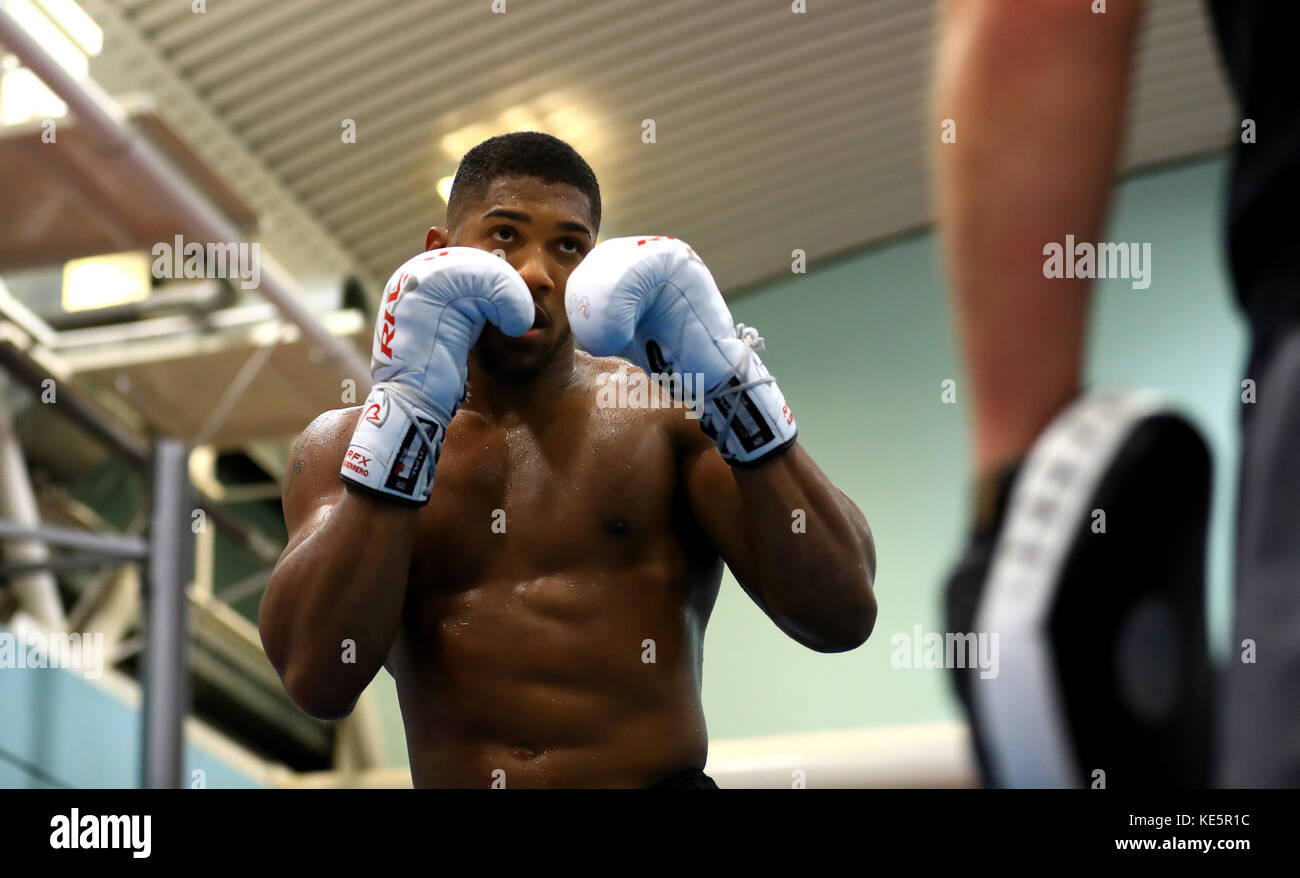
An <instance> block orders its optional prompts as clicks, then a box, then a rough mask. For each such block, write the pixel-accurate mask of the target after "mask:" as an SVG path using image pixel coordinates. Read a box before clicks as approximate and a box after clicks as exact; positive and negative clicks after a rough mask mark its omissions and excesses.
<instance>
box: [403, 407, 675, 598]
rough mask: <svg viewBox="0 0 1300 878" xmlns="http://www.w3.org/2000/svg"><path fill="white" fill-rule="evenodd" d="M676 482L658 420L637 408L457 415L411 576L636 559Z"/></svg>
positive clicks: (429, 579)
mask: <svg viewBox="0 0 1300 878" xmlns="http://www.w3.org/2000/svg"><path fill="white" fill-rule="evenodd" d="M675 482H676V466H675V461H674V455H673V448H672V443H671V437H670V435H669V432H668V429H667V426H666V424H665V420H664V418H662V417H656V416H655V415H654V414H652V413H649V412H646V411H644V410H640V411H638V410H618V409H612V410H611V409H599V408H597V407H596V406H595V405H594V404H592V405H589V406H576V405H572V404H570V405H566V406H563V407H557V409H556V410H555V411H554V412H553V413H551V414H549V415H548V416H546V417H535V418H532V419H530V420H528V421H524V422H520V423H516V424H511V425H509V426H500V425H490V424H488V423H487V422H485V421H484V420H483V419H481V418H479V417H477V416H473V415H468V414H463V415H459V416H458V417H457V419H456V421H455V422H454V423H453V425H452V430H451V431H450V433H449V435H448V438H447V441H446V443H445V444H444V446H443V450H442V455H441V458H440V460H439V463H438V467H437V470H436V475H435V480H434V488H433V495H432V497H431V499H430V502H429V505H428V506H427V507H425V508H424V509H423V510H422V511H421V513H420V523H419V526H418V530H417V535H416V545H415V550H414V563H415V565H416V570H414V571H413V573H414V575H413V577H412V583H425V584H427V586H429V587H434V588H437V587H439V586H444V587H464V586H467V585H472V584H473V583H475V582H479V581H483V580H485V579H490V578H495V577H498V576H500V577H510V578H515V577H531V576H546V575H548V574H550V573H554V572H557V571H563V570H570V569H574V568H575V567H577V566H581V565H582V564H586V563H601V562H608V561H612V560H621V561H622V562H623V563H634V562H635V560H636V558H637V557H638V555H639V554H640V553H642V552H645V551H653V550H654V549H655V548H656V547H657V545H658V544H659V543H661V542H662V540H663V539H664V538H665V537H666V536H667V535H668V533H669V531H670V529H671V521H670V519H671V509H672V504H673V498H674V491H675Z"/></svg>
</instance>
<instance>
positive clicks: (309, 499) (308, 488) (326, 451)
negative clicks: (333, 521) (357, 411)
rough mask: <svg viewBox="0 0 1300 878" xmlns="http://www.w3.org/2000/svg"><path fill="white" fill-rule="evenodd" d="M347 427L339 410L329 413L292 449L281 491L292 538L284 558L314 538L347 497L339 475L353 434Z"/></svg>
mask: <svg viewBox="0 0 1300 878" xmlns="http://www.w3.org/2000/svg"><path fill="white" fill-rule="evenodd" d="M348 423H350V421H349V422H348ZM344 426H346V424H343V423H342V422H340V419H339V417H338V413H337V412H326V413H325V414H324V415H321V416H320V417H318V418H317V419H316V420H314V421H312V422H311V424H309V425H308V426H307V428H306V429H305V430H303V431H302V433H301V434H300V435H299V436H298V439H297V440H296V441H295V442H294V444H293V449H292V450H291V451H290V452H289V462H288V464H287V466H286V468H285V475H284V481H283V482H282V487H281V491H280V504H281V507H282V509H283V510H284V525H285V529H286V530H287V531H288V535H289V539H288V542H287V544H286V545H285V549H284V554H283V555H281V557H284V555H288V554H289V553H290V552H291V551H293V549H294V547H296V546H297V545H298V544H299V543H301V542H302V541H303V540H305V539H307V538H308V537H310V536H311V535H312V533H313V532H314V531H315V530H316V528H317V527H319V526H320V525H321V524H322V523H323V522H324V521H325V519H326V518H327V517H328V516H329V514H330V511H331V510H332V509H333V508H334V505H335V504H336V503H338V501H339V499H340V498H341V497H342V496H343V483H342V482H341V481H340V480H339V477H338V474H339V469H340V468H341V467H342V465H343V455H344V454H345V453H346V452H347V444H348V437H349V436H350V435H351V432H350V429H342V427H344Z"/></svg>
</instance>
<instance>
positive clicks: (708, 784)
mask: <svg viewBox="0 0 1300 878" xmlns="http://www.w3.org/2000/svg"><path fill="white" fill-rule="evenodd" d="M717 788H718V785H717V784H716V783H714V782H713V778H711V777H709V776H708V775H707V774H705V773H704V772H703V771H701V770H700V769H698V768H688V769H686V770H685V771H679V772H677V773H676V774H673V775H669V776H668V777H666V778H664V779H663V780H661V781H656V782H655V783H652V784H651V785H650V786H648V787H646V789H648V790H716V789H717Z"/></svg>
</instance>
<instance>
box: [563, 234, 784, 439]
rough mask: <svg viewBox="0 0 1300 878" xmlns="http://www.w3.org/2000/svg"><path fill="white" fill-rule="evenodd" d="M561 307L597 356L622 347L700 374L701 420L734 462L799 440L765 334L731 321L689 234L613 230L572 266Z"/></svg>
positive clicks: (644, 362) (674, 370)
mask: <svg viewBox="0 0 1300 878" xmlns="http://www.w3.org/2000/svg"><path fill="white" fill-rule="evenodd" d="M564 308H565V311H566V312H568V315H569V325H570V326H571V327H572V329H573V335H574V337H575V338H576V339H577V340H578V343H579V344H581V345H582V346H583V347H584V348H586V350H587V351H589V352H590V353H592V354H593V355H595V356H609V355H613V354H617V355H620V356H623V357H626V358H627V359H629V360H631V361H632V362H633V363H635V364H637V365H638V366H640V367H641V368H643V369H645V370H646V372H648V373H650V374H651V375H660V376H670V375H671V376H675V380H676V381H677V382H678V386H680V384H681V383H682V382H683V381H684V380H685V379H684V377H683V376H685V375H692V376H699V377H698V378H696V379H695V380H697V381H700V382H701V384H702V387H703V388H704V389H705V392H704V400H703V410H702V412H701V413H700V426H701V427H702V428H703V429H704V432H705V433H707V434H708V435H709V437H710V438H712V439H713V440H714V442H715V443H716V444H717V446H718V451H719V452H720V453H721V454H722V457H723V458H724V459H725V460H727V462H729V463H732V464H754V463H758V462H760V461H763V460H765V459H767V458H768V457H771V456H772V455H774V454H777V453H778V452H780V451H783V450H784V449H786V448H787V447H789V446H790V445H791V444H792V443H793V442H794V440H795V435H796V432H797V431H796V426H795V422H794V415H792V414H791V413H790V407H789V406H788V405H786V402H785V397H784V396H782V395H781V390H780V388H778V387H777V386H776V380H775V379H773V378H772V376H771V375H769V374H768V371H767V369H766V368H765V367H764V366H763V361H762V360H760V359H759V358H758V354H757V351H759V350H762V348H763V339H761V338H759V336H758V332H757V331H756V330H754V329H753V328H752V327H746V326H744V325H743V324H741V325H736V324H735V323H733V322H732V318H731V311H730V310H728V308H727V303H726V302H725V301H723V298H722V293H721V292H719V291H718V285H717V284H716V283H714V281H713V276H712V275H711V274H709V270H708V268H706V267H705V265H704V262H703V261H701V259H700V257H698V256H696V255H695V251H694V250H692V249H691V248H690V246H689V245H688V244H686V242H684V241H679V240H677V239H676V238H669V237H662V236H659V237H635V238H612V239H610V240H608V241H605V242H603V243H601V244H599V245H598V246H596V247H595V248H593V249H592V251H591V252H590V253H588V254H587V257H586V258H585V259H583V260H582V263H581V264H580V265H579V266H578V267H577V268H576V269H574V270H573V273H572V274H571V275H569V281H568V285H567V287H566V288H565V295H564Z"/></svg>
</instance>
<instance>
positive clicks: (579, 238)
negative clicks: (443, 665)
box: [428, 177, 596, 378]
mask: <svg viewBox="0 0 1300 878" xmlns="http://www.w3.org/2000/svg"><path fill="white" fill-rule="evenodd" d="M595 235H596V228H595V223H594V222H593V221H592V218H591V201H590V199H588V198H587V196H586V195H585V194H584V193H583V192H582V191H581V190H579V189H578V188H576V187H574V186H570V185H569V184H567V183H544V182H542V181H541V180H539V179H537V178H536V177H501V178H498V179H497V180H494V181H493V182H492V183H491V184H490V185H489V186H488V189H487V192H486V193H485V195H484V197H483V199H482V200H481V201H480V202H479V203H478V204H475V205H471V206H469V207H467V208H466V210H465V211H464V213H463V215H462V219H461V221H460V223H459V225H458V226H457V227H456V228H454V229H451V230H449V232H448V233H447V235H442V234H441V230H439V229H431V230H430V231H429V238H428V246H429V247H430V249H432V248H433V247H439V246H445V245H447V244H450V245H451V246H459V247H477V248H479V249H480V250H488V251H493V252H498V253H500V254H501V255H503V256H504V257H505V259H506V261H507V262H509V263H510V264H511V266H513V267H514V269H515V270H516V271H518V272H519V275H520V276H521V277H522V278H523V279H524V282H525V283H526V284H528V289H529V290H530V291H531V292H532V294H533V302H534V304H535V305H536V307H537V317H536V320H535V322H534V323H533V329H531V330H529V331H528V332H527V333H526V334H525V335H524V336H522V337H521V338H511V337H509V336H507V335H505V334H504V333H502V332H501V330H499V329H497V328H496V327H495V326H493V325H492V324H490V323H489V324H487V325H486V326H484V327H483V334H482V335H481V336H479V341H478V344H477V345H476V346H475V348H474V350H475V352H476V353H477V355H478V358H479V364H480V365H481V366H482V367H483V368H484V369H487V370H488V371H491V372H498V373H501V374H504V375H508V376H511V377H515V378H526V377H528V376H530V375H534V374H536V373H537V372H538V371H539V370H541V369H542V368H543V367H544V366H545V365H546V364H547V363H548V362H549V361H550V360H551V357H552V356H553V355H554V353H555V351H556V349H557V348H558V347H559V346H560V345H562V344H565V343H566V342H567V341H568V339H569V319H568V316H567V315H566V314H565V311H564V289H565V285H566V284H567V283H568V280H569V273H570V272H571V271H573V269H575V268H577V267H578V263H580V262H581V261H582V259H583V257H584V256H586V255H587V252H588V251H589V250H591V248H592V247H593V246H595V243H596V241H595ZM443 238H449V240H443Z"/></svg>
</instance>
